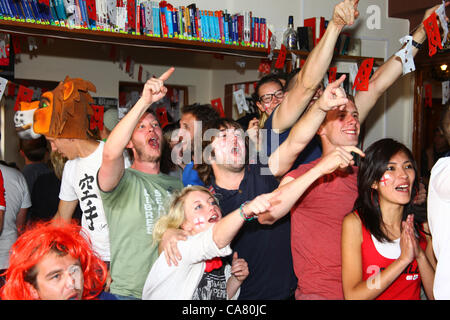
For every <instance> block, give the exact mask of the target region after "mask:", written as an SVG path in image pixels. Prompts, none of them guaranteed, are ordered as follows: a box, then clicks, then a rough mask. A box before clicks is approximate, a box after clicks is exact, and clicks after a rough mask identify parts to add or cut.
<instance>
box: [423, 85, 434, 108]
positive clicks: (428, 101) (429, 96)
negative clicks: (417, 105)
mask: <svg viewBox="0 0 450 320" xmlns="http://www.w3.org/2000/svg"><path fill="white" fill-rule="evenodd" d="M424 88H425V107H429V108H431V107H432V106H433V92H432V90H431V84H429V83H428V84H426V85H424Z"/></svg>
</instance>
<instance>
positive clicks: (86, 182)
mask: <svg viewBox="0 0 450 320" xmlns="http://www.w3.org/2000/svg"><path fill="white" fill-rule="evenodd" d="M95 183H96V182H95V179H94V177H93V176H90V175H88V174H87V173H84V175H82V179H80V181H79V182H78V186H79V187H80V189H81V193H82V194H83V196H82V197H81V198H80V207H81V208H83V215H84V218H85V220H86V224H87V227H88V228H89V230H91V231H94V230H95V224H94V219H96V218H98V214H97V207H96V206H95V205H94V203H93V201H92V199H98V196H97V194H95V193H94V192H95V191H93V185H94V184H95ZM105 226H106V225H105ZM105 226H101V229H103V227H105Z"/></svg>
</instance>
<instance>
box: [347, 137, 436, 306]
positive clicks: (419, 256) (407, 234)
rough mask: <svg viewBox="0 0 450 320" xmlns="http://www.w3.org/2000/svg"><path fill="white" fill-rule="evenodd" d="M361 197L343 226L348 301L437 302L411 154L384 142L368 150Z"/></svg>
mask: <svg viewBox="0 0 450 320" xmlns="http://www.w3.org/2000/svg"><path fill="white" fill-rule="evenodd" d="M365 154H366V156H365V158H364V159H363V160H362V162H361V165H360V168H359V172H358V198H357V199H356V201H355V206H354V211H353V212H352V213H350V214H348V215H347V216H346V217H345V218H344V222H343V226H342V285H343V291H344V296H345V298H346V299H389V300H393V299H402V300H407V299H420V286H421V284H423V287H424V290H425V293H426V295H427V297H428V298H429V299H433V292H432V291H433V290H432V289H433V280H434V263H435V262H434V258H433V257H432V256H433V253H432V246H431V237H430V236H429V233H428V227H427V224H426V221H427V217H426V211H425V209H424V208H421V207H418V206H416V205H414V203H413V199H414V197H415V195H416V194H417V192H418V190H419V181H418V179H419V177H418V174H417V167H416V164H415V161H414V158H413V155H412V153H411V151H410V150H409V149H408V148H407V147H406V146H405V145H403V144H401V143H399V142H397V141H395V140H393V139H382V140H379V141H377V142H375V143H373V144H372V145H371V146H370V147H369V148H367V150H366V151H365Z"/></svg>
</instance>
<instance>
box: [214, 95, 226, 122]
mask: <svg viewBox="0 0 450 320" xmlns="http://www.w3.org/2000/svg"><path fill="white" fill-rule="evenodd" d="M211 105H212V106H213V108H214V109H216V111H217V112H218V113H219V115H220V117H221V118H225V112H224V111H223V106H222V99H220V98H217V99H214V100H211Z"/></svg>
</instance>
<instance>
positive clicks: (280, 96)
mask: <svg viewBox="0 0 450 320" xmlns="http://www.w3.org/2000/svg"><path fill="white" fill-rule="evenodd" d="M273 97H275V98H277V99H283V97H284V91H283V89H280V90H277V91H275V92H274V93H267V94H264V95H262V96H261V97H259V101H261V102H263V103H270V102H271V101H272V99H273Z"/></svg>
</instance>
